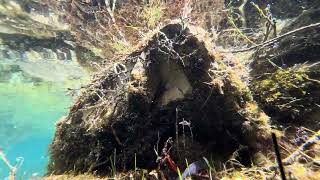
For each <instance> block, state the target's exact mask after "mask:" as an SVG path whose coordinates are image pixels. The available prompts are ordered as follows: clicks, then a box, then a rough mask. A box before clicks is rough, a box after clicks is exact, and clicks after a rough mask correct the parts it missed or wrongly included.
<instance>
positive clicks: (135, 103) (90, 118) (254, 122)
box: [49, 23, 271, 174]
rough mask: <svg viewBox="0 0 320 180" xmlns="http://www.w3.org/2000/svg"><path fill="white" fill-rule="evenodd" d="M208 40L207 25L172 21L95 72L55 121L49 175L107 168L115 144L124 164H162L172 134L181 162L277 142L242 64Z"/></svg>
mask: <svg viewBox="0 0 320 180" xmlns="http://www.w3.org/2000/svg"><path fill="white" fill-rule="evenodd" d="M208 39H209V37H208V36H207V34H206V33H205V31H204V30H202V29H201V28H196V27H194V26H191V25H184V26H183V25H182V24H181V23H170V24H168V25H166V26H164V27H163V28H161V29H160V30H159V31H157V32H155V33H154V35H153V36H152V38H151V39H150V40H149V41H146V42H145V43H144V44H143V45H141V46H139V47H137V50H136V51H134V52H133V53H131V54H130V55H129V56H128V57H126V58H125V60H123V61H121V62H123V63H115V64H114V66H113V67H111V68H109V69H106V70H105V71H103V72H100V73H99V74H97V75H96V78H95V80H94V81H93V82H92V83H91V84H90V85H89V86H88V87H87V88H85V89H83V91H82V95H81V96H80V97H79V98H78V100H77V102H76V103H75V105H74V106H73V107H72V108H71V109H70V113H69V115H68V116H67V117H66V118H64V119H62V120H61V121H60V122H59V123H58V124H57V131H56V135H55V139H54V141H53V143H52V145H51V148H50V156H51V161H50V164H49V173H55V174H61V173H65V172H69V171H74V172H76V173H83V172H88V171H89V172H96V173H98V174H104V173H107V171H106V169H107V168H108V167H110V163H111V162H110V159H109V156H111V155H112V156H113V153H114V151H115V149H116V162H114V163H115V165H116V167H117V168H118V169H122V170H124V169H126V170H128V169H133V162H134V161H133V160H134V158H135V156H136V157H137V159H139V161H137V166H138V167H140V168H147V169H150V168H156V167H157V161H156V160H157V155H156V154H158V155H160V154H161V153H160V150H161V149H162V148H164V147H165V144H166V143H165V142H166V141H167V139H168V138H170V137H171V138H172V140H173V142H174V143H172V147H171V151H168V152H167V153H170V157H171V158H172V159H173V160H174V161H175V162H176V164H177V165H178V166H180V167H184V166H185V158H186V159H188V160H189V161H190V162H193V161H196V160H199V159H202V157H203V156H206V157H210V156H211V157H215V158H217V160H219V161H221V162H223V161H225V160H226V159H228V157H229V156H230V155H231V154H232V153H233V152H234V151H235V150H236V149H237V148H239V146H247V151H248V152H257V151H258V150H263V149H264V148H263V147H266V146H268V144H269V145H271V144H270V142H269V137H270V133H271V129H270V127H269V122H268V121H269V117H268V116H266V115H265V114H264V112H263V111H262V110H261V109H260V108H259V107H258V106H257V105H256V103H255V102H254V101H253V99H252V96H251V93H250V90H249V89H248V88H247V86H246V84H245V83H244V82H243V81H242V80H241V78H240V77H239V76H238V74H237V71H236V70H237V68H238V67H237V64H233V67H231V66H230V65H229V64H228V63H232V60H231V59H230V58H231V57H227V56H224V55H219V54H218V52H215V53H213V52H212V51H211V49H213V48H214V46H213V45H212V44H211V42H210V41H209V40H208ZM185 126H189V128H187V127H185ZM155 147H157V148H155ZM154 149H156V152H158V153H155V151H154ZM248 159H250V158H248ZM244 163H246V162H244Z"/></svg>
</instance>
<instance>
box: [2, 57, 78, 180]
mask: <svg viewBox="0 0 320 180" xmlns="http://www.w3.org/2000/svg"><path fill="white" fill-rule="evenodd" d="M7 62H8V61H7V60H0V148H1V149H2V151H3V152H4V153H5V154H6V157H7V158H8V159H9V161H10V163H11V164H12V165H16V163H17V160H16V159H17V158H20V159H23V162H22V165H21V167H20V168H19V169H18V175H17V177H18V179H30V178H31V177H39V176H41V175H44V174H45V171H46V166H47V163H48V156H47V151H48V145H49V144H50V143H51V141H52V138H53V135H54V130H55V122H56V121H58V120H59V119H60V118H61V117H63V116H65V115H66V114H67V112H68V109H69V107H70V105H71V104H72V98H71V97H70V96H69V95H68V94H67V90H66V89H67V88H74V87H78V86H80V84H81V82H83V81H82V79H80V78H78V79H74V80H70V79H68V78H66V77H63V78H61V76H64V75H65V74H62V73H63V71H62V70H61V68H65V67H66V66H71V67H74V68H77V66H76V65H71V64H70V63H69V64H61V65H62V66H61V68H56V69H55V70H54V69H52V68H51V67H52V66H51V67H50V68H49V69H46V66H43V67H41V66H31V69H29V70H30V71H32V72H33V73H34V75H35V74H37V72H41V73H43V72H47V76H48V77H50V81H49V80H43V79H41V76H39V77H34V76H30V75H28V73H26V71H23V70H22V69H23V68H22V66H17V65H16V64H17V63H7ZM30 63H31V62H30ZM30 63H29V64H30ZM32 67H33V68H34V69H32ZM29 68H30V67H29ZM59 72H60V76H59V77H55V76H58V75H59ZM41 75H42V74H41ZM42 76H44V75H42ZM44 79H46V78H45V77H44ZM58 79H62V80H58ZM55 80H56V81H55ZM8 175H9V168H8V167H7V166H6V165H5V164H4V163H3V162H2V160H1V161H0V179H1V180H2V179H6V178H7V177H8Z"/></svg>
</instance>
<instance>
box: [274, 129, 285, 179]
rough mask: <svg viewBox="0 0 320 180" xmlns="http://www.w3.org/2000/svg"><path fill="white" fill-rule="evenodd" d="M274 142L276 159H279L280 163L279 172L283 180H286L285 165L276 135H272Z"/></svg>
mask: <svg viewBox="0 0 320 180" xmlns="http://www.w3.org/2000/svg"><path fill="white" fill-rule="evenodd" d="M272 141H273V145H274V150H275V153H276V157H277V162H278V166H279V170H280V175H281V179H282V180H286V175H285V173H284V168H283V164H282V161H281V155H280V151H279V146H278V142H277V137H276V134H275V133H272Z"/></svg>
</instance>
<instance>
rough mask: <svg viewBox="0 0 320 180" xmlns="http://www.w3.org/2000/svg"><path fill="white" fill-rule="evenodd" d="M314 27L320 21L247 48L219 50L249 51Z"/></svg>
mask: <svg viewBox="0 0 320 180" xmlns="http://www.w3.org/2000/svg"><path fill="white" fill-rule="evenodd" d="M315 27H320V22H319V23H314V24H310V25H308V26H303V27H300V28H298V29H295V30H293V31H289V32H287V33H285V34H282V35H280V36H278V37H276V38H273V39H270V40H268V41H265V42H263V43H261V44H258V45H254V46H252V47H249V48H245V49H238V50H231V51H221V52H223V53H239V52H245V51H251V50H254V49H256V48H259V47H261V48H263V47H266V46H268V45H271V44H273V43H276V42H278V41H279V40H280V39H282V38H284V37H287V36H289V35H291V34H294V33H297V32H300V31H304V30H306V29H310V28H315Z"/></svg>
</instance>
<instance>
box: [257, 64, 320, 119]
mask: <svg viewBox="0 0 320 180" xmlns="http://www.w3.org/2000/svg"><path fill="white" fill-rule="evenodd" d="M312 71H313V72H314V70H312ZM310 73H311V70H310V68H309V67H308V66H305V65H300V66H294V67H291V68H287V69H278V70H277V71H275V72H274V73H272V74H265V75H263V76H262V77H260V78H259V79H256V80H254V81H253V83H252V88H253V91H254V92H255V94H256V96H257V97H259V99H260V102H262V103H263V104H264V105H265V106H267V107H272V108H273V109H276V110H280V111H288V112H290V113H295V114H299V113H301V112H302V111H304V110H305V109H306V108H307V106H308V104H309V106H310V105H312V103H311V102H310V101H312V95H310V94H312V93H311V91H312V89H313V87H314V86H319V84H317V83H316V82H315V81H317V80H313V79H311V78H310V77H309V74H310ZM307 101H308V103H304V102H307Z"/></svg>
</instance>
